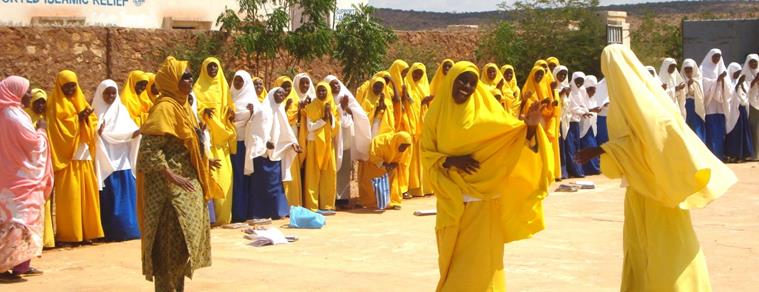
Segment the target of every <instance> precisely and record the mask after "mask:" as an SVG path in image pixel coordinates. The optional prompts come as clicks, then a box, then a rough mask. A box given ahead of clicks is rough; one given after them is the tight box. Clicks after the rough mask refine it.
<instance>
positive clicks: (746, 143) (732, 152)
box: [725, 63, 754, 162]
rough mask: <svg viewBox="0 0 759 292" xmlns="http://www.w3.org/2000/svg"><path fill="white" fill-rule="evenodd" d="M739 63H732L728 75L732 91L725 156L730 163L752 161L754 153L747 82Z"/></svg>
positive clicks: (728, 68)
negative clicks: (749, 120)
mask: <svg viewBox="0 0 759 292" xmlns="http://www.w3.org/2000/svg"><path fill="white" fill-rule="evenodd" d="M742 69H743V68H742V67H741V65H740V64H738V63H730V65H729V66H728V67H727V75H728V77H729V78H730V84H731V87H730V89H731V91H732V94H730V97H729V98H728V100H727V104H728V107H729V110H728V113H727V114H726V123H727V136H726V137H725V156H726V157H727V161H728V162H740V161H744V160H746V159H750V158H751V157H752V156H753V155H754V153H753V151H754V145H753V141H752V139H751V129H750V127H749V123H748V107H749V106H750V105H749V102H748V98H747V95H746V94H747V89H748V87H746V82H745V78H746V76H744V75H743V74H741V73H742V72H741V71H742Z"/></svg>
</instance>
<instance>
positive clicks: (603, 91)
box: [594, 78, 609, 117]
mask: <svg viewBox="0 0 759 292" xmlns="http://www.w3.org/2000/svg"><path fill="white" fill-rule="evenodd" d="M594 97H595V99H596V100H597V101H598V103H597V104H598V106H600V107H601V112H600V113H598V115H599V116H602V117H605V116H607V114H608V112H609V87H608V85H606V78H604V79H603V80H601V81H600V82H598V85H597V86H596V95H595V96H594Z"/></svg>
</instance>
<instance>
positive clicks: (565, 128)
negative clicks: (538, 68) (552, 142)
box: [552, 65, 572, 179]
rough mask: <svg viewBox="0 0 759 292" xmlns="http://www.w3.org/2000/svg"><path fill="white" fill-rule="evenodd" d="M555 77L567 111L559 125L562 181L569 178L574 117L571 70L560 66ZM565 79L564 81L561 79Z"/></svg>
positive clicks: (560, 98) (562, 114) (564, 111)
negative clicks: (568, 170) (570, 105)
mask: <svg viewBox="0 0 759 292" xmlns="http://www.w3.org/2000/svg"><path fill="white" fill-rule="evenodd" d="M552 73H553V76H554V78H556V92H558V93H559V100H561V103H562V105H561V108H562V109H565V110H562V112H561V120H560V123H559V127H560V128H559V129H560V130H561V135H559V152H560V159H561V179H566V178H569V173H568V172H567V157H566V149H567V134H569V121H570V119H571V117H572V112H571V111H569V110H568V109H569V92H570V91H571V87H570V85H569V69H567V67H566V66H564V65H559V66H557V67H556V68H554V69H553V72H552ZM561 78H564V79H561Z"/></svg>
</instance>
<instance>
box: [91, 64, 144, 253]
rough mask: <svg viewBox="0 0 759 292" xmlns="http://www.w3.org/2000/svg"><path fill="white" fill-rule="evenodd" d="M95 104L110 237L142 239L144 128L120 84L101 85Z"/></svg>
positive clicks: (100, 174) (97, 150)
mask: <svg viewBox="0 0 759 292" xmlns="http://www.w3.org/2000/svg"><path fill="white" fill-rule="evenodd" d="M92 106H93V110H94V112H95V114H96V115H97V117H98V134H97V141H96V143H97V146H96V147H95V169H96V171H95V172H96V174H97V176H98V182H99V183H100V217H101V220H102V224H103V231H104V232H105V238H106V240H111V241H123V240H131V239H137V238H140V230H139V228H138V225H137V213H136V211H137V206H136V205H137V183H136V180H135V178H136V176H135V173H134V169H135V167H136V162H137V153H138V151H139V147H140V128H139V127H137V124H135V123H134V121H133V120H132V118H131V117H130V116H129V111H128V110H127V108H126V107H125V106H124V105H123V104H122V103H121V100H120V98H119V91H118V85H116V82H114V81H113V80H110V79H109V80H105V81H103V82H101V83H100V85H98V87H97V90H96V91H95V96H94V98H93V100H92Z"/></svg>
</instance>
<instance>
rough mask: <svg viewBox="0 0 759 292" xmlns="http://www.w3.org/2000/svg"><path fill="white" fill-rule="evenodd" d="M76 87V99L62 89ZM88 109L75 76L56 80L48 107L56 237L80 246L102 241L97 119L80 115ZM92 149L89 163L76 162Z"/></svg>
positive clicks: (65, 73)
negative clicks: (81, 148) (69, 85)
mask: <svg viewBox="0 0 759 292" xmlns="http://www.w3.org/2000/svg"><path fill="white" fill-rule="evenodd" d="M71 82H74V83H77V88H76V92H75V94H74V96H73V97H71V98H68V97H66V96H65V95H64V94H63V90H62V86H63V85H64V84H67V83H71ZM88 107H89V105H88V104H87V101H86V100H85V98H84V94H82V90H81V88H79V82H78V79H77V77H76V74H75V73H74V72H71V71H68V70H64V71H61V72H60V73H58V76H57V77H56V83H55V89H54V92H53V94H52V96H51V97H50V100H49V101H48V105H47V120H48V121H47V124H48V129H47V131H48V138H49V139H50V146H51V151H50V153H51V156H52V158H53V170H54V171H55V182H56V183H55V195H54V200H55V204H54V205H55V210H56V216H55V221H56V226H57V230H56V234H55V237H56V239H57V240H58V241H63V242H81V241H84V240H92V239H96V238H100V237H103V235H104V234H103V227H102V225H101V223H100V196H99V193H98V181H97V178H96V176H95V168H94V167H93V163H92V158H93V157H94V153H95V143H94V141H95V127H96V125H97V117H95V115H94V114H92V115H89V116H88V117H87V118H86V120H84V121H80V120H79V116H78V114H79V113H80V112H82V111H83V110H85V109H86V108H88ZM80 144H82V145H83V144H86V145H88V147H89V152H90V157H88V158H89V160H74V155H75V153H76V151H77V149H78V147H79V146H80Z"/></svg>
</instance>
